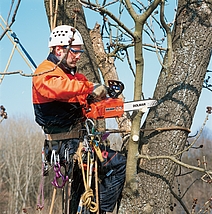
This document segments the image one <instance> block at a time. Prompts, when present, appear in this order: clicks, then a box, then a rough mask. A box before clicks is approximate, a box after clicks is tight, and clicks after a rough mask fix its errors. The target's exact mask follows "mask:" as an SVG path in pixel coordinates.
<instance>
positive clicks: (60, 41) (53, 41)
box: [49, 25, 83, 48]
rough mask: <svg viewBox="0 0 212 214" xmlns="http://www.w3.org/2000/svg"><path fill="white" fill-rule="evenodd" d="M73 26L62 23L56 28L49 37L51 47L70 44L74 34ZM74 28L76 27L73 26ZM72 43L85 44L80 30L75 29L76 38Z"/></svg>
mask: <svg viewBox="0 0 212 214" xmlns="http://www.w3.org/2000/svg"><path fill="white" fill-rule="evenodd" d="M72 28H73V27H72V26H69V25H61V26H57V27H56V28H54V29H53V30H52V32H51V34H50V37H49V48H51V47H54V46H57V45H60V46H65V45H69V42H70V39H71V38H72V36H73V31H72ZM73 29H74V28H73ZM71 44H72V45H83V40H82V36H81V35H80V33H79V31H78V30H77V29H75V33H74V40H73V41H72V43H71Z"/></svg>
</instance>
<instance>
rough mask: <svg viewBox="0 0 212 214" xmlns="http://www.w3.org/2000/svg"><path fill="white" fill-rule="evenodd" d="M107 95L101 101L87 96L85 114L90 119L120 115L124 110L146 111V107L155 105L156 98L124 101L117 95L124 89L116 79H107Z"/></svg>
mask: <svg viewBox="0 0 212 214" xmlns="http://www.w3.org/2000/svg"><path fill="white" fill-rule="evenodd" d="M108 86H109V87H108V88H107V90H108V97H107V98H106V99H104V100H101V101H95V100H94V99H93V97H92V95H91V96H90V95H89V96H88V98H87V101H88V104H87V106H86V107H85V109H84V110H85V116H86V117H87V118H92V119H104V118H113V117H121V116H123V114H124V112H126V111H136V110H140V111H143V112H145V111H147V109H148V108H151V107H153V106H156V105H157V100H154V99H146V100H139V101H131V102H124V101H123V99H122V98H118V96H119V95H120V94H121V93H122V91H123V90H124V84H123V83H122V82H120V81H117V80H108Z"/></svg>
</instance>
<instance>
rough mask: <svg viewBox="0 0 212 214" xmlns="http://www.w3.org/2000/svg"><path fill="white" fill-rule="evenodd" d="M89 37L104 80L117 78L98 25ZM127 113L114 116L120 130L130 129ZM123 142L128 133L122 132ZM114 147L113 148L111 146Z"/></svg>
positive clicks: (117, 146)
mask: <svg viewBox="0 0 212 214" xmlns="http://www.w3.org/2000/svg"><path fill="white" fill-rule="evenodd" d="M90 37H91V40H92V44H93V49H94V52H95V56H96V61H97V65H98V67H99V69H100V71H101V74H102V77H103V79H104V82H105V83H107V82H108V80H119V77H118V74H117V71H116V67H115V64H114V59H113V57H108V56H107V53H106V52H105V49H104V44H103V42H102V37H101V34H100V25H99V24H96V25H95V27H94V29H92V30H91V31H90ZM120 97H121V98H122V99H123V101H124V96H123V95H122V94H121V95H120ZM129 117H130V116H129V113H124V115H123V117H120V118H116V121H117V124H118V128H119V129H120V130H130V128H131V121H130V119H129ZM122 139H123V143H124V144H125V142H126V141H127V140H128V134H122ZM121 147H122V145H116V149H115V150H121ZM112 149H114V148H112Z"/></svg>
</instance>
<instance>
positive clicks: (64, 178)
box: [51, 163, 68, 188]
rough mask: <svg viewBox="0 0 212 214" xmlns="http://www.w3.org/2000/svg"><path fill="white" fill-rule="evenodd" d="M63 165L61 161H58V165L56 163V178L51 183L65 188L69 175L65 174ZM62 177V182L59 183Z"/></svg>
mask: <svg viewBox="0 0 212 214" xmlns="http://www.w3.org/2000/svg"><path fill="white" fill-rule="evenodd" d="M60 168H61V166H60V164H59V163H57V164H56V165H54V172H55V176H54V180H53V181H52V182H51V184H52V185H53V186H55V187H57V188H63V187H64V185H65V183H66V181H68V176H67V175H63V174H62V172H61V170H60ZM60 178H61V179H62V184H61V185H59V184H58V180H59V179H60Z"/></svg>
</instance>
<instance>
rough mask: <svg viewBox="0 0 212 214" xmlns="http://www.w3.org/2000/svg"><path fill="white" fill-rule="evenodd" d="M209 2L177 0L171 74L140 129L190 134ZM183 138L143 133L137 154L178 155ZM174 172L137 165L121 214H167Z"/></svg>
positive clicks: (210, 41) (211, 19) (206, 54)
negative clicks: (134, 189) (131, 190)
mask: <svg viewBox="0 0 212 214" xmlns="http://www.w3.org/2000/svg"><path fill="white" fill-rule="evenodd" d="M207 2H208V3H206V1H201V2H199V1H187V0H179V4H178V13H177V19H176V23H175V27H174V30H173V35H172V37H173V56H174V57H173V62H172V65H171V68H170V70H166V69H162V70H161V73H160V76H159V79H158V83H157V86H156V89H155V93H154V98H155V99H157V100H158V101H159V104H158V106H157V107H155V108H154V109H152V110H151V111H150V112H149V114H148V117H147V120H146V123H145V126H144V127H143V128H158V127H171V126H181V127H186V128H190V126H191V124H192V119H193V116H194V113H195V109H196V106H197V103H198V100H199V96H200V94H201V90H202V84H203V80H204V77H205V73H206V70H207V66H208V64H209V61H210V55H211V48H212V36H211V26H212V15H211V9H212V5H211V4H209V1H207ZM210 3H211V1H210ZM164 63H165V62H164ZM187 136H188V132H186V131H183V130H182V131H181V130H172V131H163V132H156V131H153V132H147V131H146V132H144V134H143V136H142V137H141V142H140V148H139V149H140V153H141V154H143V155H147V156H158V155H171V154H177V153H178V152H179V151H181V150H182V149H183V148H184V145H185V143H186V140H187ZM177 157H178V158H180V155H178V156H177ZM176 170H177V165H176V164H174V163H172V162H170V161H168V160H165V159H164V160H155V161H148V160H146V159H140V160H139V161H138V176H137V182H138V187H139V188H138V195H136V196H132V195H130V194H129V193H128V192H126V195H124V200H123V201H122V209H121V210H122V211H121V212H120V213H125V214H126V213H130V212H133V213H143V214H147V213H157V214H164V213H171V209H170V208H171V206H172V199H173V196H172V194H171V191H172V182H173V179H174V175H175V173H176ZM133 205H136V206H134V207H133Z"/></svg>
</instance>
